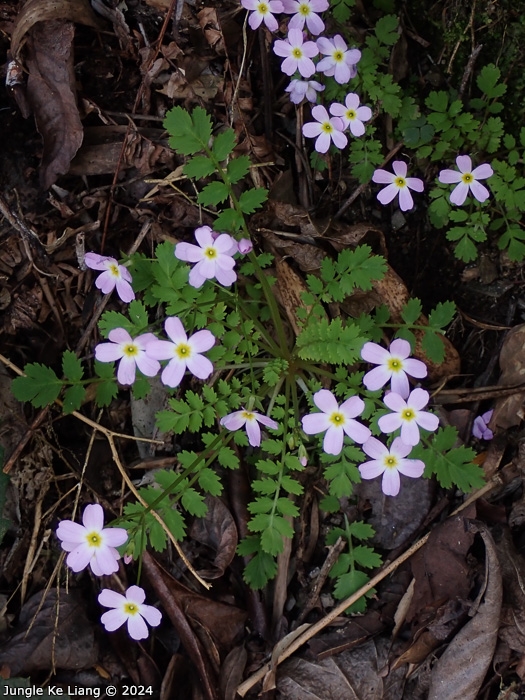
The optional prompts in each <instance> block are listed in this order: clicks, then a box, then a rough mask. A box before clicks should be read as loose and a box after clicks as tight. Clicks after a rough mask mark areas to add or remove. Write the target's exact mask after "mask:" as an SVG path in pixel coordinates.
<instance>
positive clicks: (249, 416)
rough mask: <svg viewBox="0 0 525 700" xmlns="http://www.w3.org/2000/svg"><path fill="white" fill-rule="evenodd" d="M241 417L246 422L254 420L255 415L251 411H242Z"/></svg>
mask: <svg viewBox="0 0 525 700" xmlns="http://www.w3.org/2000/svg"><path fill="white" fill-rule="evenodd" d="M241 415H242V417H243V418H245V419H246V420H254V418H255V415H254V414H253V413H252V412H251V411H243V412H242V414H241Z"/></svg>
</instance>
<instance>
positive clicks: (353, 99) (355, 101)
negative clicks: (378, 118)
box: [330, 92, 372, 136]
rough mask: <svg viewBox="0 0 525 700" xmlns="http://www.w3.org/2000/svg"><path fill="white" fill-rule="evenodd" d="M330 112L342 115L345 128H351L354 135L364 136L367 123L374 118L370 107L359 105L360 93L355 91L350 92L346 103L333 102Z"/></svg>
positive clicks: (337, 115) (338, 115)
mask: <svg viewBox="0 0 525 700" xmlns="http://www.w3.org/2000/svg"><path fill="white" fill-rule="evenodd" d="M330 114H333V115H334V116H335V117H340V118H341V119H342V120H343V124H344V126H345V129H347V128H349V129H350V131H351V132H352V134H353V136H362V135H363V134H364V133H365V125H364V124H363V122H367V121H368V120H369V119H371V118H372V110H371V109H370V107H366V106H364V105H363V106H361V107H360V106H359V95H356V94H355V93H354V92H350V93H348V95H347V96H346V98H345V103H344V105H343V104H341V103H339V102H333V103H332V104H331V105H330Z"/></svg>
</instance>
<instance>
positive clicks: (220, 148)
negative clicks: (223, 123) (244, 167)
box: [212, 129, 236, 161]
mask: <svg viewBox="0 0 525 700" xmlns="http://www.w3.org/2000/svg"><path fill="white" fill-rule="evenodd" d="M235 143H236V139H235V132H234V130H233V129H225V130H224V131H221V133H220V134H218V135H217V136H216V137H215V139H214V140H213V145H212V151H213V153H214V155H215V157H216V158H217V160H218V161H223V160H226V158H227V157H228V156H229V155H230V154H231V153H233V149H234V148H235Z"/></svg>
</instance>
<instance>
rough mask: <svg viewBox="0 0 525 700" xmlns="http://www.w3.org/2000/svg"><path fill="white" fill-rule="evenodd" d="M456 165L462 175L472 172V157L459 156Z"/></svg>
mask: <svg viewBox="0 0 525 700" xmlns="http://www.w3.org/2000/svg"><path fill="white" fill-rule="evenodd" d="M456 165H457V166H458V168H459V170H460V172H462V173H471V172H472V159H471V157H470V156H458V157H457V158H456Z"/></svg>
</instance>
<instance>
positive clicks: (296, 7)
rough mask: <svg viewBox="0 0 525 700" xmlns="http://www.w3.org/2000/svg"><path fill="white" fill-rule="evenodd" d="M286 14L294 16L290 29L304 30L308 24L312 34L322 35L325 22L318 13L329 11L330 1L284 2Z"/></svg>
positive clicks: (304, 0)
mask: <svg viewBox="0 0 525 700" xmlns="http://www.w3.org/2000/svg"><path fill="white" fill-rule="evenodd" d="M283 5H284V12H287V13H289V14H293V17H292V19H291V20H290V22H289V24H288V27H289V29H304V25H305V24H306V26H307V28H308V31H309V32H310V33H311V34H320V33H321V32H323V31H324V22H323V20H322V19H321V18H320V17H319V15H318V14H317V12H324V11H325V10H327V9H328V7H329V3H328V0H299V1H297V0H283Z"/></svg>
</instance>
